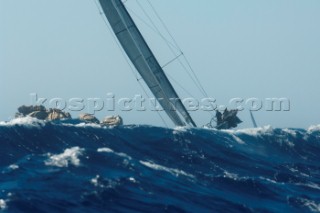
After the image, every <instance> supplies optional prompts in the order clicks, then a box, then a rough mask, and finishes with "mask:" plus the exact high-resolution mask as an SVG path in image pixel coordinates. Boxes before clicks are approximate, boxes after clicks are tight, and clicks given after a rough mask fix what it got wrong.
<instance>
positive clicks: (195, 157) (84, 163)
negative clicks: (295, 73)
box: [0, 118, 320, 212]
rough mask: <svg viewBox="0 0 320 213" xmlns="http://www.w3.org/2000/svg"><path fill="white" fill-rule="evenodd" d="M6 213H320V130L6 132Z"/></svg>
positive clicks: (0, 194) (0, 202)
mask: <svg viewBox="0 0 320 213" xmlns="http://www.w3.org/2000/svg"><path fill="white" fill-rule="evenodd" d="M0 146H1V149H0V212H2V211H3V212H6V211H8V212H39V211H40V212H60V211H67V212H105V211H107V212H163V211H167V212H320V196H319V194H320V163H319V162H320V155H319V153H320V126H312V127H310V128H309V129H307V130H304V129H274V128H272V127H271V126H266V127H261V128H255V129H240V130H224V131H218V130H211V129H200V128H175V129H167V128H160V127H153V126H141V125H131V126H121V127H115V128H106V127H100V126H99V125H89V124H83V123H72V122H71V123H70V122H69V123H63V122H62V123H51V122H44V121H39V120H36V119H32V118H19V119H14V120H12V121H10V122H0Z"/></svg>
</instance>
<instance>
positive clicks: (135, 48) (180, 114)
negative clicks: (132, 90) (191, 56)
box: [99, 0, 196, 127]
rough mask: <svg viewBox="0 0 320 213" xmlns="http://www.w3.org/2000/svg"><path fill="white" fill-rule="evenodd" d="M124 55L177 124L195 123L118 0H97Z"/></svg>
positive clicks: (194, 125) (193, 124)
mask: <svg viewBox="0 0 320 213" xmlns="http://www.w3.org/2000/svg"><path fill="white" fill-rule="evenodd" d="M99 2H100V5H101V7H102V9H103V11H104V14H105V16H106V18H107V20H108V21H109V23H110V25H111V27H112V30H113V31H114V33H115V35H116V37H117V38H118V40H119V42H120V44H121V46H122V48H123V49H124V51H125V52H126V54H127V56H128V57H129V59H130V60H131V62H132V63H133V65H134V66H135V68H136V69H137V71H138V72H139V73H140V75H141V77H142V78H143V80H144V81H145V83H146V84H147V86H148V87H149V89H150V90H151V92H152V93H153V95H154V96H155V97H156V99H157V100H158V102H159V103H160V105H161V106H162V108H163V109H164V111H165V112H166V113H167V115H168V116H169V118H170V119H171V120H172V121H173V123H174V124H175V125H176V126H185V125H190V126H193V127H196V124H195V122H194V121H193V119H192V118H191V116H190V114H189V112H188V111H187V109H186V108H185V106H184V105H183V103H182V102H181V100H180V98H179V96H178V94H177V93H176V91H175V89H174V88H173V86H172V84H171V83H170V81H169V80H168V78H167V76H166V75H165V73H164V71H163V69H162V68H161V66H160V64H159V62H158V61H157V59H156V58H155V56H154V54H153V53H152V51H151V49H150V48H149V46H148V44H147V43H146V41H145V39H144V38H143V36H142V35H141V33H140V31H139V29H138V28H137V26H136V24H135V23H134V21H133V19H132V18H131V16H130V14H129V13H128V11H127V9H126V8H125V6H124V5H123V3H122V1H121V0H99Z"/></svg>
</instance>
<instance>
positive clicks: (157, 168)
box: [140, 161, 194, 178]
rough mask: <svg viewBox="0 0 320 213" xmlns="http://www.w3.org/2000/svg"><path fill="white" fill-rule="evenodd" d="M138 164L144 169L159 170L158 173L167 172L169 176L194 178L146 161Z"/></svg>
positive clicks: (179, 171) (182, 172) (180, 171)
mask: <svg viewBox="0 0 320 213" xmlns="http://www.w3.org/2000/svg"><path fill="white" fill-rule="evenodd" d="M140 163H141V164H142V165H144V166H146V167H149V168H151V169H154V170H159V171H165V172H169V173H170V174H172V175H174V176H176V177H178V176H180V175H183V176H187V177H190V178H194V176H193V175H191V174H188V173H186V172H184V171H182V170H178V169H171V168H167V167H165V166H161V165H158V164H155V163H151V162H147V161H140Z"/></svg>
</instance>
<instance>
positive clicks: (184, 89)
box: [167, 74, 195, 99]
mask: <svg viewBox="0 0 320 213" xmlns="http://www.w3.org/2000/svg"><path fill="white" fill-rule="evenodd" d="M167 75H168V77H169V78H170V79H171V80H172V81H174V82H175V83H176V84H177V85H178V86H179V87H180V88H181V89H182V90H183V91H184V92H185V93H187V94H188V95H190V97H192V98H194V99H195V96H194V95H192V94H191V93H190V92H189V91H188V90H187V89H186V88H184V87H183V86H182V85H181V84H180V83H179V82H178V81H177V80H175V79H174V78H173V77H172V76H171V75H169V74H167Z"/></svg>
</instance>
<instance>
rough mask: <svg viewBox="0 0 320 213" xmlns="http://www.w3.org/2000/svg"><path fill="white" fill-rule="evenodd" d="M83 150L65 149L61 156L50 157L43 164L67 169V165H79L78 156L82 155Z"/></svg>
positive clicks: (76, 148) (75, 148) (77, 148)
mask: <svg viewBox="0 0 320 213" xmlns="http://www.w3.org/2000/svg"><path fill="white" fill-rule="evenodd" d="M83 151H84V149H81V148H79V147H73V148H71V149H66V150H65V151H64V152H63V153H62V154H58V155H52V156H50V158H49V159H48V160H47V161H46V162H45V164H46V165H47V166H57V167H68V166H69V164H71V165H74V166H79V165H80V160H79V156H81V155H82V153H83Z"/></svg>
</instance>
